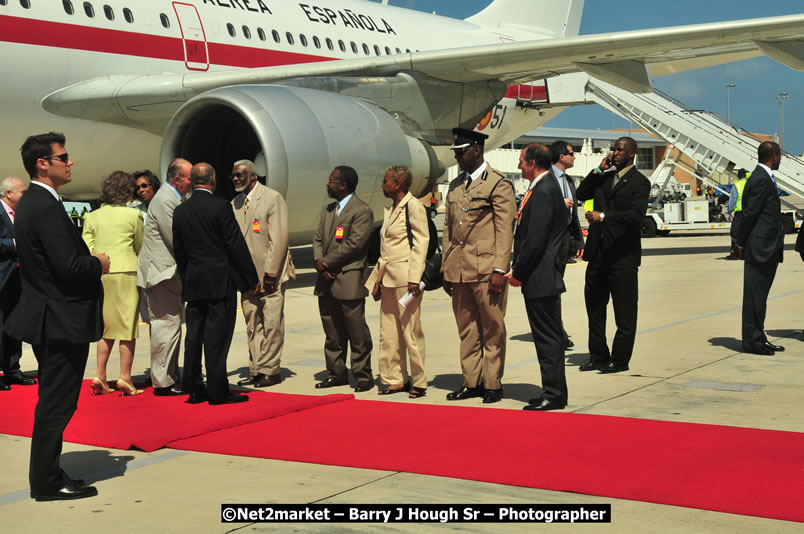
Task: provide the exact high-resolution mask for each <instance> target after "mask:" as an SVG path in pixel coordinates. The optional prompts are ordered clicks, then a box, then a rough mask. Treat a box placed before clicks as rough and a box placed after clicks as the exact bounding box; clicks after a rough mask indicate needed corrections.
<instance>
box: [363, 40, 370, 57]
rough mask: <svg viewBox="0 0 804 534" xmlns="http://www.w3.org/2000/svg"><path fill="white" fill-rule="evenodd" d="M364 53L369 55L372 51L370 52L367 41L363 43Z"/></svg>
mask: <svg viewBox="0 0 804 534" xmlns="http://www.w3.org/2000/svg"><path fill="white" fill-rule="evenodd" d="M363 53H364V54H366V55H367V56H370V55H371V52H369V47H368V45H367V44H366V43H363Z"/></svg>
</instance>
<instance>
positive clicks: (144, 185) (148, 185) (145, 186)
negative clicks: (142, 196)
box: [137, 184, 151, 189]
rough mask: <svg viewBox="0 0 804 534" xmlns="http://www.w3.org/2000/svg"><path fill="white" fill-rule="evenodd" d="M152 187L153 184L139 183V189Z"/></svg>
mask: <svg viewBox="0 0 804 534" xmlns="http://www.w3.org/2000/svg"><path fill="white" fill-rule="evenodd" d="M149 187H151V184H138V185H137V189H148V188H149Z"/></svg>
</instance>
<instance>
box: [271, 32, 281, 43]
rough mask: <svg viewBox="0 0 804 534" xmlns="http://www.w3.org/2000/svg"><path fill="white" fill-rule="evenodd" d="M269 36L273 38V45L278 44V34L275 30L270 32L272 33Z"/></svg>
mask: <svg viewBox="0 0 804 534" xmlns="http://www.w3.org/2000/svg"><path fill="white" fill-rule="evenodd" d="M271 35H273V36H274V42H275V43H278V42H280V40H279V32H278V31H276V30H274V31H272V32H271Z"/></svg>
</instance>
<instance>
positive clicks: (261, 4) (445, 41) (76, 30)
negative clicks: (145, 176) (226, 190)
mask: <svg viewBox="0 0 804 534" xmlns="http://www.w3.org/2000/svg"><path fill="white" fill-rule="evenodd" d="M30 4H31V7H30V8H28V9H26V8H23V7H21V4H20V3H19V2H8V4H7V5H3V6H0V58H2V59H0V66H1V67H2V68H0V71H1V72H2V73H3V78H4V88H3V93H2V98H0V116H2V117H3V129H2V133H0V136H2V142H1V143H0V177H2V176H8V175H17V176H24V174H25V171H24V169H23V168H22V163H21V160H20V156H19V147H20V145H21V144H22V142H23V141H24V139H25V138H26V137H27V136H28V135H31V134H37V133H43V132H46V131H59V132H63V133H64V134H65V135H66V136H67V148H68V150H69V153H70V155H71V157H72V159H73V160H74V161H75V167H74V169H73V183H71V184H69V185H67V186H65V187H63V188H62V189H61V190H60V192H61V193H62V194H63V195H64V196H65V197H67V198H73V199H90V198H97V196H98V192H99V185H100V182H101V180H102V179H103V177H104V176H106V175H107V174H109V173H110V172H111V171H113V170H116V169H124V170H127V171H134V170H136V169H142V168H151V169H157V168H158V163H157V161H158V157H159V147H160V141H161V138H160V137H159V136H157V135H153V134H151V133H147V132H145V131H142V130H139V129H135V128H131V127H125V126H116V125H110V124H104V123H99V122H93V121H87V120H80V119H74V118H67V117H61V116H57V115H54V114H51V113H48V112H46V111H44V110H43V109H42V106H41V102H42V99H43V98H44V97H46V96H47V95H48V94H50V93H52V92H54V91H57V90H59V89H62V88H64V87H67V86H69V85H71V84H75V83H78V82H84V81H87V80H90V79H96V78H101V77H106V76H114V75H119V74H126V75H132V74H134V75H161V74H186V73H191V72H198V71H205V70H209V71H213V70H215V71H220V70H228V69H239V68H251V67H267V66H281V65H290V64H298V63H307V62H317V61H323V60H338V59H348V58H357V57H365V56H366V53H365V50H368V52H369V53H368V55H370V56H373V55H376V53H377V51H379V53H380V55H385V54H386V53H387V52H389V51H390V52H391V53H392V54H395V53H397V51H399V52H401V53H406V52H407V51H417V50H431V49H443V48H451V47H458V46H467V45H473V44H478V45H479V44H487V43H499V42H501V41H514V40H524V39H538V38H541V37H546V36H541V35H534V34H530V33H528V34H526V33H519V34H506V35H501V34H498V33H494V32H493V31H489V30H487V29H484V28H482V27H480V26H478V25H476V24H472V23H469V22H465V21H461V20H456V19H450V18H445V17H440V16H435V15H428V14H424V13H420V12H415V11H411V10H406V9H401V8H395V7H390V6H386V5H381V4H377V3H373V2H364V1H355V0H338V1H323V0H318V1H310V2H286V1H282V2H279V1H276V0H262V1H260V0H187V1H185V2H170V1H167V0H138V1H137V2H132V1H130V0H105V1H104V2H103V3H100V2H91V4H92V6H93V8H94V16H93V17H89V16H87V14H86V13H85V7H84V2H81V1H78V0H73V1H72V3H71V5H72V7H73V9H74V13H73V14H68V13H67V12H66V10H65V8H64V5H63V3H62V2H61V1H57V0H39V1H36V2H31V3H30ZM104 6H108V7H109V8H111V11H112V13H113V17H114V18H113V20H109V18H108V17H107V15H106V12H105V9H104ZM124 8H125V9H128V10H129V13H130V15H131V18H132V19H133V21H132V22H129V21H127V19H126V13H124ZM179 17H180V18H181V20H179ZM164 19H167V20H168V22H169V27H168V28H165V27H164V26H163V24H162V22H161V21H162V20H164ZM199 22H200V24H199ZM230 27H231V28H232V29H233V31H234V36H232V35H231V34H230ZM246 30H247V31H248V33H249V34H250V36H249V37H246ZM274 32H276V33H277V35H278V38H279V42H276V41H275V39H274ZM288 35H291V36H292V37H293V44H291V43H290V42H289V39H288ZM263 36H264V40H263V39H262V37H263ZM183 38H184V40H183ZM304 41H306V46H305V45H303V42H304ZM328 42H331V43H332V50H330V49H329V46H328ZM341 42H342V43H343V45H344V48H345V49H346V51H342V50H341V47H340V43H341ZM353 44H354V47H355V48H356V49H357V53H355V52H353ZM364 47H365V48H364ZM375 47H376V49H375ZM386 48H387V50H386ZM515 103H516V99H515V98H504V99H503V100H501V101H500V103H499V104H498V105H497V106H496V109H493V110H492V111H491V112H490V113H492V120H490V121H489V122H488V124H487V125H485V127H484V129H483V131H484V133H487V134H489V135H490V137H491V138H490V139H489V141H488V146H490V147H491V146H499V145H502V144H505V143H507V142H509V141H511V140H512V139H514V138H516V137H517V136H519V135H521V134H522V133H524V132H526V131H528V130H530V129H532V128H534V127H536V126H538V125H539V124H541V123H543V122H544V121H545V120H546V119H547V118H550V116H552V115H554V114H555V113H557V111H556V112H555V113H550V114H548V115H546V116H545V115H542V116H539V113H536V112H534V111H530V112H527V111H525V110H523V109H522V108H517V107H516V106H515ZM438 156H439V158H440V159H442V162H443V163H444V164H445V166H449V165H451V164H452V161H451V153H450V152H449V151H448V150H443V149H441V150H439V151H438ZM219 172H222V173H226V172H228V169H221V170H219ZM325 178H326V177H322V183H323V180H325ZM316 187H320V184H316Z"/></svg>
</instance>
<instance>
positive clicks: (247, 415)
mask: <svg viewBox="0 0 804 534" xmlns="http://www.w3.org/2000/svg"><path fill="white" fill-rule="evenodd" d="M2 395H3V396H2V397H1V398H0V400H2V410H3V415H2V418H1V419H2V420H0V433H3V434H14V435H17V436H30V435H31V431H32V430H33V415H34V407H35V406H36V400H37V388H36V387H34V386H30V387H14V388H12V390H11V391H9V392H4V393H3V394H2ZM249 397H250V399H249V402H244V403H242V404H231V405H223V406H210V405H208V404H195V405H193V404H186V403H185V402H184V401H186V400H187V397H186V396H181V397H155V396H154V394H153V389H151V388H147V389H146V390H145V393H143V394H142V395H137V396H135V397H120V396H119V393H114V394H110V395H98V396H96V397H93V396H92V395H91V394H90V391H89V381H88V380H85V381H84V384H83V387H82V389H81V396H80V397H79V399H78V410H77V411H76V412H75V415H74V416H73V419H72V421H70V424H69V425H68V426H67V430H66V431H65V432H64V439H65V441H69V442H72V443H84V444H86V445H95V446H97V447H108V448H112V449H123V450H128V449H132V448H136V449H140V450H143V451H145V452H152V451H155V450H157V449H160V448H162V447H164V446H165V445H166V444H167V443H169V442H171V441H175V440H179V439H183V438H190V437H193V436H198V435H201V434H206V433H208V432H214V431H216V430H223V429H226V428H230V427H234V426H239V425H244V424H248V423H253V422H255V421H264V420H266V419H271V418H274V417H280V416H282V415H287V414H289V413H292V412H295V411H298V410H307V409H310V408H314V407H315V406H320V405H323V404H329V403H332V402H341V401H345V400H350V399H353V398H354V397H353V396H352V395H326V396H322V397H311V396H308V395H286V394H280V393H264V392H259V393H258V394H252V395H249Z"/></svg>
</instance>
